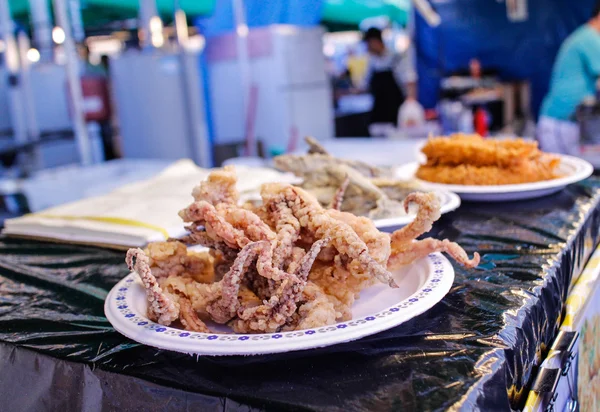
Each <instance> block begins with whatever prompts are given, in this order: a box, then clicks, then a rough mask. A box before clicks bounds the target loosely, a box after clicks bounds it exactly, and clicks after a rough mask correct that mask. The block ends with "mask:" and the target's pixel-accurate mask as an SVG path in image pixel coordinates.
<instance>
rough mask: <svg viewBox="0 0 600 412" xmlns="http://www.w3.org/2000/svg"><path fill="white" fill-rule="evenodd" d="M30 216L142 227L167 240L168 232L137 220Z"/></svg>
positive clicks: (107, 217) (101, 217) (102, 217)
mask: <svg viewBox="0 0 600 412" xmlns="http://www.w3.org/2000/svg"><path fill="white" fill-rule="evenodd" d="M30 216H35V217H40V218H42V219H57V220H88V221H92V222H102V223H111V224H114V225H121V226H130V227H143V228H146V229H150V230H154V231H156V232H159V233H161V234H162V235H163V236H164V237H165V239H168V238H169V232H167V230H166V229H164V228H162V227H160V226H155V225H152V224H150V223H145V222H140V221H139V220H133V219H123V218H120V217H109V216H60V215H46V214H43V213H42V214H37V213H36V214H32V215H30Z"/></svg>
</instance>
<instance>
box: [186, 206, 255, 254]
mask: <svg viewBox="0 0 600 412" xmlns="http://www.w3.org/2000/svg"><path fill="white" fill-rule="evenodd" d="M179 216H180V217H181V218H182V219H183V221H184V222H186V223H194V224H195V225H197V226H200V225H203V226H204V227H205V228H206V232H207V233H208V235H209V236H210V237H211V238H212V239H214V240H217V241H223V242H225V243H226V244H227V246H229V247H231V248H234V249H235V248H237V249H241V248H243V247H244V246H246V245H247V244H248V243H250V239H248V238H247V237H246V235H245V233H244V232H243V231H242V230H240V229H236V228H235V227H233V225H232V224H231V223H229V222H227V220H225V218H224V217H223V216H221V215H220V214H219V212H218V211H217V209H216V208H215V207H214V206H213V205H211V204H210V203H208V202H206V201H203V200H202V201H200V202H194V203H192V204H191V205H190V206H188V207H187V208H186V209H183V210H182V211H180V212H179Z"/></svg>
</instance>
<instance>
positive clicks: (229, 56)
mask: <svg viewBox="0 0 600 412" xmlns="http://www.w3.org/2000/svg"><path fill="white" fill-rule="evenodd" d="M594 3H595V2H594V1H593V0H579V1H577V2H573V1H567V0H412V1H411V0H362V1H361V0H269V1H264V0H218V1H217V0H174V1H171V0H52V1H50V0H0V5H1V6H0V166H1V170H0V174H1V176H2V178H1V179H0V194H1V195H2V196H3V200H2V202H3V205H2V206H3V208H4V209H5V210H6V213H7V214H8V215H11V214H20V213H24V212H26V211H33V210H37V209H39V208H41V204H40V200H39V199H40V197H41V198H43V199H45V200H46V201H45V202H42V203H43V206H45V207H48V206H52V205H54V204H59V203H64V202H66V201H71V200H76V199H77V198H81V197H85V196H90V195H93V194H98V193H101V192H106V191H108V190H109V189H111V188H113V187H116V186H118V185H121V184H123V183H126V182H127V181H131V180H135V179H139V178H142V177H147V176H149V175H152V174H153V173H156V171H157V170H160V169H161V168H164V166H165V165H167V164H169V163H170V162H172V161H174V160H177V159H181V158H190V159H193V160H194V161H195V162H196V163H197V164H198V165H199V166H201V167H214V166H219V165H222V164H224V163H245V164H257V165H262V164H265V162H268V159H270V158H271V157H273V156H275V155H277V154H281V153H285V152H293V151H296V150H300V149H301V148H302V138H303V137H304V136H306V135H311V136H314V137H316V138H317V139H319V140H322V141H333V140H336V141H338V142H348V141H351V140H352V139H355V140H356V141H358V140H360V141H364V140H366V139H370V140H377V141H381V140H384V139H385V140H386V141H398V142H400V141H409V140H414V139H423V138H425V137H427V136H428V135H430V134H438V133H445V134H448V133H453V132H465V133H472V132H477V133H480V134H482V135H484V136H500V135H519V136H524V137H528V138H535V136H536V122H537V121H538V119H539V115H540V110H541V106H542V101H543V99H544V97H545V96H546V94H547V93H548V89H549V87H550V82H551V74H552V68H553V64H554V61H555V58H556V55H557V53H558V50H559V47H560V46H561V44H562V43H563V41H564V40H565V39H566V38H567V37H568V36H569V35H570V34H571V33H572V32H574V31H575V30H576V29H577V28H578V27H580V26H581V25H582V24H584V23H586V22H587V21H588V20H589V19H590V16H591V13H592V9H593V7H594ZM581 103H582V106H584V108H586V110H587V111H584V112H585V115H586V116H587V117H586V116H582V117H580V118H578V120H579V122H580V124H581V125H582V126H581V127H583V124H584V123H585V125H586V128H585V131H586V133H587V135H586V136H587V137H586V138H588V139H591V140H592V141H594V139H595V135H596V133H597V131H598V130H599V129H600V128H598V127H590V126H589V125H590V124H592V125H593V124H594V123H593V122H594V121H595V119H596V113H597V110H596V95H590V96H586V99H585V102H581ZM582 130H583V129H582ZM355 155H356V153H355ZM359 155H360V154H359ZM380 155H381V156H390V155H391V156H394V154H393V153H391V154H390V153H386V154H384V153H380ZM65 176H70V177H68V178H67V177H65ZM73 176H75V177H73ZM51 198H52V199H55V200H52V201H50V200H48V199H51ZM35 204H40V207H35V206H34V205H35Z"/></svg>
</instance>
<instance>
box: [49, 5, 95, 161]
mask: <svg viewBox="0 0 600 412" xmlns="http://www.w3.org/2000/svg"><path fill="white" fill-rule="evenodd" d="M53 2H54V15H55V17H56V21H57V25H58V26H59V27H61V28H62V29H63V31H64V32H65V42H64V44H63V46H64V49H65V56H66V60H67V64H66V69H67V82H68V86H69V92H70V93H69V94H70V95H69V97H70V99H71V110H72V115H73V127H74V129H75V139H76V140H77V148H78V150H79V157H80V160H81V164H82V165H84V166H87V165H90V164H91V163H92V153H91V151H90V140H89V137H88V133H87V127H86V124H85V113H84V110H83V92H82V90H81V79H80V77H79V60H78V56H77V51H76V50H75V42H74V41H73V37H72V35H71V24H70V21H69V13H68V10H67V3H66V0H53Z"/></svg>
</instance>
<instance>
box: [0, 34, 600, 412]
mask: <svg viewBox="0 0 600 412" xmlns="http://www.w3.org/2000/svg"><path fill="white" fill-rule="evenodd" d="M248 32H249V30H248V27H246V31H245V33H246V35H248ZM241 37H244V36H241ZM246 80H247V79H246ZM244 110H246V109H244V108H242V109H241V111H242V112H244ZM238 126H239V125H238ZM299 146H300V147H299V150H298V151H291V150H290V151H289V152H288V153H285V154H283V155H280V156H276V157H275V159H273V163H272V164H267V163H266V162H265V163H260V164H256V165H250V166H248V165H246V166H243V165H242V166H241V165H238V166H235V167H224V168H201V167H199V166H197V165H196V164H194V163H193V162H192V161H191V160H179V161H177V162H175V163H173V164H170V165H167V166H165V165H162V164H161V165H158V164H156V163H152V164H146V165H144V164H143V163H144V162H143V161H140V163H136V164H135V165H134V167H133V168H134V169H135V171H136V172H137V173H131V174H130V172H131V171H130V170H129V168H126V169H127V173H126V171H125V170H123V169H120V168H119V167H115V169H114V170H113V171H112V173H111V174H110V175H108V177H107V176H106V175H103V174H96V173H93V172H94V170H91V169H88V173H85V175H86V176H84V173H80V172H78V171H77V168H75V169H71V170H72V171H73V170H74V171H73V173H77V174H78V176H77V179H71V180H70V181H68V180H63V183H62V184H63V185H65V186H66V187H67V188H68V189H71V187H72V188H74V189H72V190H67V191H66V192H69V194H70V195H71V196H72V198H70V199H69V200H70V202H69V203H66V204H59V203H60V202H54V199H50V198H45V196H42V197H43V199H41V200H44V201H45V202H46V203H43V202H40V203H39V207H37V208H36V210H35V212H36V213H32V214H28V215H25V216H21V217H19V218H15V219H10V220H8V221H7V222H6V223H5V225H4V228H3V234H2V236H1V237H0V302H1V305H0V308H2V310H0V353H1V354H2V356H0V367H1V368H2V371H3V374H2V375H1V377H0V390H1V391H2V393H7V394H13V396H7V397H5V399H3V403H2V409H3V408H5V409H6V410H11V411H12V410H32V411H34V410H35V411H37V410H46V409H50V410H58V409H60V410H65V411H71V410H82V409H83V410H88V409H89V410H96V409H102V410H103V409H107V410H113V409H115V410H134V409H136V410H137V409H142V410H149V411H151V410H165V409H168V410H170V409H173V410H180V409H193V410H196V409H198V410H209V409H222V410H228V411H236V410H244V411H248V410H324V409H327V410H328V409H331V410H393V409H402V410H507V411H508V410H523V409H527V410H542V409H545V408H547V407H548V405H555V407H557V408H558V407H559V406H561V405H568V406H569V407H573V406H574V405H575V406H576V405H577V403H576V402H574V401H573V400H574V399H576V398H577V397H579V400H580V402H581V406H582V410H585V409H583V408H588V410H594V405H596V404H597V402H598V399H597V398H596V395H595V394H594V393H593V392H592V393H591V394H590V393H589V392H588V393H586V394H583V392H582V391H583V388H585V387H586V385H593V384H594V382H597V380H598V375H597V372H598V368H597V366H598V365H597V363H598V362H597V354H598V343H597V342H598V339H597V333H598V332H597V330H598V329H597V323H596V322H597V321H596V319H597V305H594V304H593V303H594V301H595V298H594V296H597V294H598V292H597V290H598V289H597V283H598V282H597V278H598V263H599V261H598V252H597V250H598V247H599V244H600V231H599V230H598V228H599V227H600V179H598V177H595V176H592V173H593V167H592V166H591V165H590V164H588V163H587V162H586V161H584V160H582V159H578V158H573V157H568V156H554V155H552V154H548V153H543V152H541V151H540V150H538V148H537V145H536V144H535V142H531V141H525V140H506V141H504V140H496V139H483V138H481V137H479V136H464V135H459V136H453V137H450V138H449V137H447V136H446V137H439V138H431V139H428V141H410V140H401V141H396V140H392V139H389V140H388V139H348V140H346V139H340V140H337V139H335V140H333V141H327V140H325V141H318V140H315V139H311V138H307V139H306V144H304V145H299ZM117 166H118V165H117ZM141 169H146V170H141ZM146 173H147V174H148V175H152V177H150V178H145V179H144V178H142V175H144V174H146ZM123 174H125V175H126V176H125V177H126V180H127V183H128V184H127V185H116V184H115V183H114V181H116V180H117V179H118V178H119V176H120V175H123ZM53 177H54V175H48V176H46V177H45V178H44V176H41V177H39V179H38V185H37V186H35V185H34V186H30V187H29V189H28V190H30V191H34V192H35V191H37V190H38V188H40V187H41V188H42V189H43V186H45V185H47V183H46V182H48V181H51V180H52V179H53ZM103 179H104V180H106V179H108V180H110V182H106V181H102V182H100V183H98V180H103ZM113 179H114V180H113ZM65 182H66V183H65ZM71 185H72V186H71ZM263 185H264V186H263ZM90 187H91V188H92V189H90ZM75 189H76V190H75ZM46 190H47V189H46ZM74 192H77V193H74ZM38 209H39V210H38ZM188 247H189V249H188ZM142 248H143V249H142ZM125 250H128V251H127V252H125ZM578 339H579V340H578ZM578 342H581V343H578ZM578 345H581V346H578ZM577 347H579V348H580V349H579V355H577V349H576V348H577ZM577 356H579V359H580V360H581V359H584V360H585V362H584V361H580V362H579V363H578V364H577V362H576V361H574V359H577ZM576 364H577V365H578V368H574V367H573V365H576ZM569 365H571V366H569ZM576 369H577V376H578V378H577V380H578V382H576V386H577V388H576V389H575V388H574V382H575V381H574V380H573V378H572V376H574V375H575V371H576ZM563 370H564V371H565V375H566V378H565V379H563V380H562V381H561V379H560V378H559V376H560V375H561V373H562V371H563ZM591 387H593V386H591ZM561 388H562V389H561ZM561 391H562V392H561Z"/></svg>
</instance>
